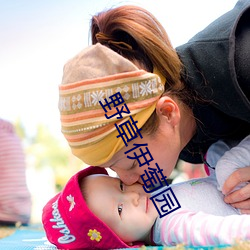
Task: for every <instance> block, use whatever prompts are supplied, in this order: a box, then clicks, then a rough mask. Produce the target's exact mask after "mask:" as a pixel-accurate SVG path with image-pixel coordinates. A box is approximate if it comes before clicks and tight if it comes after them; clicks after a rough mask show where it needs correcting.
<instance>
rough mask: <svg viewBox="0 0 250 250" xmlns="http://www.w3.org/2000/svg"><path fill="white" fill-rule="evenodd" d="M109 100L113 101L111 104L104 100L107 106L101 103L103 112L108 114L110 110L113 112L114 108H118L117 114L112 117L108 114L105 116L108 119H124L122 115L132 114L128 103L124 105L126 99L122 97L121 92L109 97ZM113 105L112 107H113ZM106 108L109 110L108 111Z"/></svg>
mask: <svg viewBox="0 0 250 250" xmlns="http://www.w3.org/2000/svg"><path fill="white" fill-rule="evenodd" d="M109 99H110V100H111V101H110V102H108V100H107V99H106V98H104V101H105V102H106V104H103V103H102V102H101V101H99V103H100V105H101V106H102V108H103V110H104V111H105V113H107V112H108V111H109V110H112V106H113V107H114V108H116V112H115V113H114V114H112V115H110V116H108V115H107V114H105V117H106V118H107V119H110V118H112V117H114V116H118V115H119V116H118V117H117V119H122V118H123V116H122V113H125V114H130V110H129V108H128V106H127V104H126V103H124V99H123V97H122V95H121V93H120V92H117V93H115V94H113V95H111V96H110V97H109ZM121 104H123V105H122V106H121V107H119V108H118V106H119V105H121ZM111 105H112V106H111ZM106 107H107V108H108V110H107V109H106Z"/></svg>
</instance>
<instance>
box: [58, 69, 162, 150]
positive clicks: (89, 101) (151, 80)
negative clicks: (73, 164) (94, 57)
mask: <svg viewBox="0 0 250 250" xmlns="http://www.w3.org/2000/svg"><path fill="white" fill-rule="evenodd" d="M163 91H164V85H163V84H162V83H161V80H160V77H159V76H158V75H156V74H153V73H148V72H146V71H144V70H136V71H132V72H126V73H120V74H115V75H112V76H106V77H102V78H96V79H91V80H89V79H88V80H84V81H80V82H76V83H71V84H63V85H60V86H59V93H60V98H59V110H60V113H61V124H62V132H63V134H64V136H65V138H66V139H67V140H68V142H69V145H70V146H71V147H82V146H85V145H91V144H93V143H96V142H97V141H100V140H102V139H103V138H104V137H106V136H107V135H109V134H110V133H112V132H113V131H114V130H115V126H114V124H115V123H117V125H119V124H121V123H123V122H125V121H126V120H128V119H129V116H130V115H132V116H133V115H135V114H137V113H140V112H141V111H142V110H145V109H146V108H147V107H149V106H152V105H153V104H154V103H155V102H156V101H157V100H158V98H159V97H160V96H161V94H162V93H163ZM117 92H120V93H121V95H122V97H123V99H124V101H125V103H126V104H127V106H128V109H129V110H130V112H131V113H130V114H125V113H123V119H121V120H117V118H116V116H114V117H113V118H111V119H107V118H106V117H105V116H104V114H105V111H104V110H103V108H102V106H101V105H100V104H99V101H101V102H102V103H103V104H104V105H105V104H106V103H105V101H104V100H105V99H106V100H107V101H108V102H110V99H109V97H110V96H111V95H113V94H115V93H117ZM111 106H113V105H112V104H111ZM116 112H117V111H116V108H114V107H113V108H112V109H111V110H109V111H108V112H107V113H106V115H107V116H110V115H112V114H115V113H116Z"/></svg>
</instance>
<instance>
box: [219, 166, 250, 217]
mask: <svg viewBox="0 0 250 250" xmlns="http://www.w3.org/2000/svg"><path fill="white" fill-rule="evenodd" d="M243 182H245V183H246V185H244V187H242V188H240V189H238V190H236V191H234V192H232V193H230V192H231V191H232V190H233V189H234V188H235V187H236V186H238V185H239V184H241V183H243ZM222 192H223V194H225V198H224V201H225V202H226V203H230V204H231V205H232V206H233V207H235V208H238V209H240V211H241V213H243V214H250V166H249V167H245V168H240V169H238V170H236V171H235V172H233V173H232V174H231V175H230V176H229V177H228V178H227V180H226V181H225V183H224V185H223V188H222Z"/></svg>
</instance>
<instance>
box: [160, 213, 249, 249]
mask: <svg viewBox="0 0 250 250" xmlns="http://www.w3.org/2000/svg"><path fill="white" fill-rule="evenodd" d="M161 220H162V222H161V229H160V232H159V233H160V239H159V242H155V243H156V244H159V245H167V246H169V245H175V244H183V243H184V244H186V245H189V246H190V245H191V246H208V245H210V246H218V245H220V244H234V243H235V240H250V216H249V215H229V216H216V215H211V214H205V213H203V212H198V213H196V212H191V211H187V210H184V209H179V210H178V211H176V212H173V213H170V214H168V215H167V216H165V217H163V218H162V219H161Z"/></svg>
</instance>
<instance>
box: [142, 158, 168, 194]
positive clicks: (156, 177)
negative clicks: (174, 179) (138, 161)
mask: <svg viewBox="0 0 250 250" xmlns="http://www.w3.org/2000/svg"><path fill="white" fill-rule="evenodd" d="M155 165H156V168H151V167H148V169H146V170H144V173H145V174H142V175H141V179H142V181H143V183H144V185H143V189H144V191H145V192H146V193H152V192H154V191H156V190H157V189H159V188H161V187H164V186H168V183H167V177H166V176H165V175H164V174H163V169H161V168H160V167H159V165H158V163H155Z"/></svg>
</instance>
